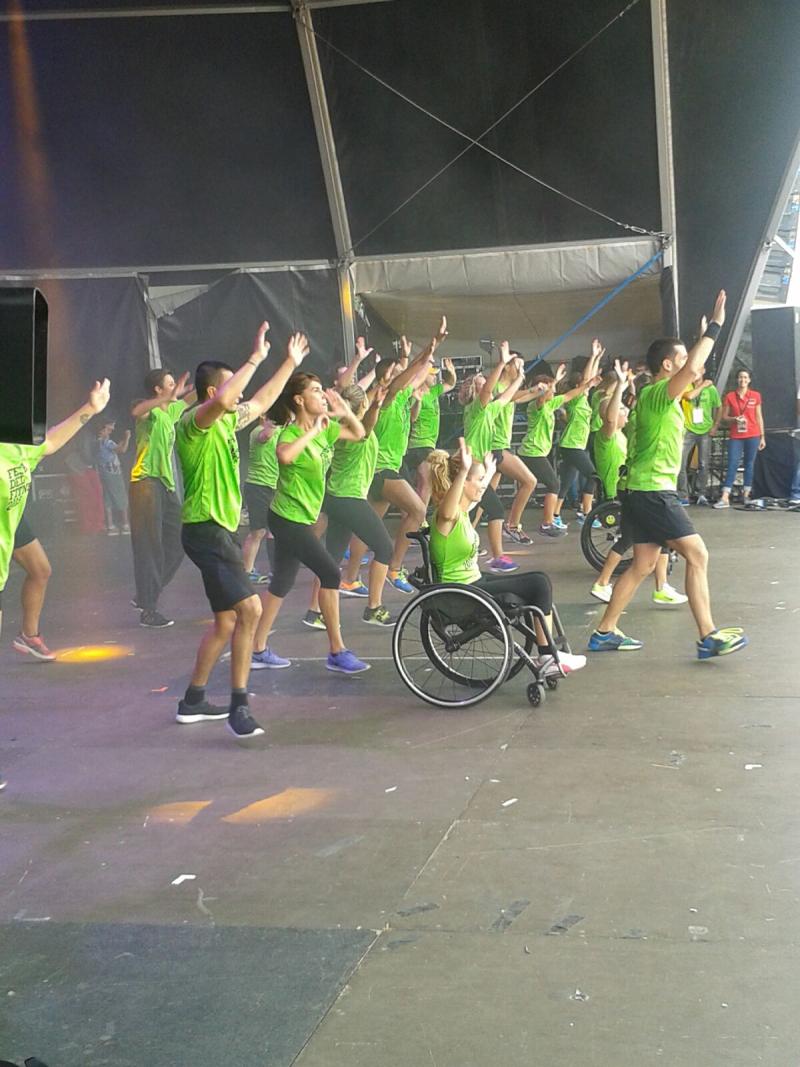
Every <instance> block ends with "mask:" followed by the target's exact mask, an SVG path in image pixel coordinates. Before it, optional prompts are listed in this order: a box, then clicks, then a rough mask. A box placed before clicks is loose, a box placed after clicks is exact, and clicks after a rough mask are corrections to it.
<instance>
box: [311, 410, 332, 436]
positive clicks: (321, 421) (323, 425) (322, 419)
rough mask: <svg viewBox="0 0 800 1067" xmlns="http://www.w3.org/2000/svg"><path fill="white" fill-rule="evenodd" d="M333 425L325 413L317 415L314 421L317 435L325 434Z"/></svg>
mask: <svg viewBox="0 0 800 1067" xmlns="http://www.w3.org/2000/svg"><path fill="white" fill-rule="evenodd" d="M330 424H331V420H330V419H329V418H328V416H327V415H325V414H324V413H323V414H321V415H317V417H316V418H315V419H314V426H313V427H312V428H313V430H314V433H315V434H318V433H323V432H324V431H325V430H327V429H328V427H329V426H330Z"/></svg>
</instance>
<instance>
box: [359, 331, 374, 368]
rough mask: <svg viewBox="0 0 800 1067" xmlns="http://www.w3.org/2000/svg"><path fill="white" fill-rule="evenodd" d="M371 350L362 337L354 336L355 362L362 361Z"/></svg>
mask: <svg viewBox="0 0 800 1067" xmlns="http://www.w3.org/2000/svg"><path fill="white" fill-rule="evenodd" d="M371 351H372V349H371V348H367V344H366V341H365V340H364V338H363V337H357V338H356V363H363V362H364V360H365V359H366V358H367V356H368V355H369V354H370V352H371Z"/></svg>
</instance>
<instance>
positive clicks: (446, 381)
mask: <svg viewBox="0 0 800 1067" xmlns="http://www.w3.org/2000/svg"><path fill="white" fill-rule="evenodd" d="M457 381H458V377H457V375H456V368H455V367H454V366H453V361H452V359H443V360H442V393H449V392H450V390H451V389H455V387H456V382H457Z"/></svg>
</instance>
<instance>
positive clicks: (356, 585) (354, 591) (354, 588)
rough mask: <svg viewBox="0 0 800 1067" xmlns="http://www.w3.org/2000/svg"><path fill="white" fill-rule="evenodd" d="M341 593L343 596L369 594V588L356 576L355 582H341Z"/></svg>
mask: <svg viewBox="0 0 800 1067" xmlns="http://www.w3.org/2000/svg"><path fill="white" fill-rule="evenodd" d="M339 593H340V594H341V595H342V596H369V589H367V587H366V586H365V585H364V583H363V582H362V581H361V579H360V578H356V580H355V581H354V582H339Z"/></svg>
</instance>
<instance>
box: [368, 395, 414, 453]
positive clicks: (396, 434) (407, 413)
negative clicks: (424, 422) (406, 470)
mask: <svg viewBox="0 0 800 1067" xmlns="http://www.w3.org/2000/svg"><path fill="white" fill-rule="evenodd" d="M413 392H414V390H413V389H412V388H411V386H410V385H409V386H407V387H406V388H405V389H401V390H400V392H399V393H398V394H397V396H396V397H395V398H394V400H393V401H392V402H391V404H387V405H385V406H384V407H383V408H381V413H380V415H379V416H378V421H377V423H376V424H375V436H376V437H377V438H378V467H377V469H378V470H379V471H384V470H385V471H399V470H400V465H401V464H402V462H403V456H404V455H405V454H406V450H407V448H408V438H409V435H410V433H411V407H410V404H409V401H410V399H411V394H412V393H413Z"/></svg>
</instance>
